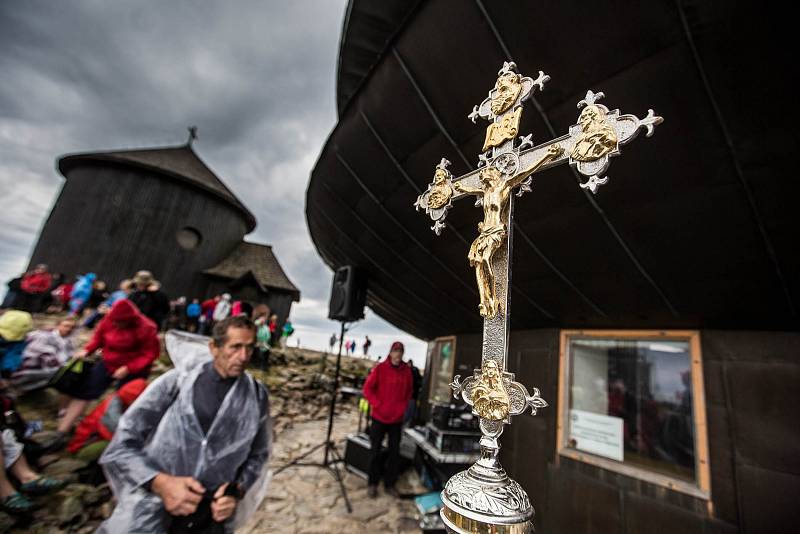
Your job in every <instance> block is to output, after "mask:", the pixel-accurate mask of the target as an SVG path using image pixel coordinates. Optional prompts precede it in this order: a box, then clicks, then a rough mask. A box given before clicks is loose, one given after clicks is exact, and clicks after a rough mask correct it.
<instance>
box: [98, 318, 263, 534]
mask: <svg viewBox="0 0 800 534" xmlns="http://www.w3.org/2000/svg"><path fill="white" fill-rule="evenodd" d="M255 342H256V328H255V325H254V324H253V322H252V321H251V320H250V319H249V318H247V317H245V316H237V317H230V318H228V319H225V320H223V321H221V322H220V323H218V324H217V325H216V326H215V327H214V331H213V337H212V340H211V341H210V342H209V349H210V350H211V353H212V355H213V361H211V362H207V363H205V364H203V365H198V366H195V367H194V368H193V369H192V370H190V371H188V372H186V371H181V370H179V369H172V370H170V371H168V372H167V373H165V374H164V375H162V376H161V377H159V378H158V379H156V380H155V381H153V383H152V384H151V385H150V386H149V387H148V388H147V389H146V390H145V392H144V393H143V394H142V396H141V397H139V398H138V399H137V400H136V402H134V403H133V405H132V406H131V407H130V408H129V409H128V411H126V412H125V414H124V415H123V416H122V418H121V420H120V422H119V425H118V427H117V431H116V433H115V434H114V438H113V439H112V441H111V444H110V445H109V446H108V448H107V449H106V451H105V453H104V454H103V456H102V457H101V458H100V464H101V465H102V466H103V468H104V470H105V473H106V477H107V479H108V480H109V483H110V484H111V486H112V489H113V490H114V494H115V496H116V498H117V506H116V508H115V509H114V513H113V514H112V515H111V517H110V518H109V519H108V520H107V521H106V522H105V523H103V525H101V526H100V529H99V530H98V532H100V533H117V532H131V533H134V532H141V533H144V532H147V533H166V532H168V531H170V529H173V528H175V526H176V523H182V524H184V526H186V522H187V518H189V519H188V521H189V522H194V521H195V518H197V521H196V522H195V523H194V524H193V525H192V526H191V527H190V528H191V531H192V532H208V531H209V530H207V529H208V528H209V525H203V524H202V523H203V521H204V519H201V517H202V518H205V520H208V521H212V522H213V523H214V525H215V526H216V527H218V528H223V529H224V530H225V531H226V532H231V531H232V530H233V529H234V527H235V526H238V524H240V523H241V522H242V521H244V520H245V518H246V516H247V515H248V514H249V513H251V512H252V511H253V510H254V508H255V506H257V504H258V502H260V500H261V499H262V498H263V496H264V491H265V490H266V481H267V479H268V477H267V471H266V462H267V459H268V457H269V453H270V446H271V435H272V430H271V421H270V417H269V401H268V392H267V389H266V387H265V386H264V385H263V384H261V383H260V382H257V381H256V380H255V379H254V378H253V377H252V376H250V374H248V373H246V372H245V371H244V368H245V366H246V365H247V363H248V361H249V359H250V356H251V354H252V352H253V348H254V347H255ZM209 518H211V519H209Z"/></svg>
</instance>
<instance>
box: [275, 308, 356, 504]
mask: <svg viewBox="0 0 800 534" xmlns="http://www.w3.org/2000/svg"><path fill="white" fill-rule="evenodd" d="M341 324H342V331H341V334H340V335H339V354H337V355H336V372H335V373H334V375H333V391H332V392H331V404H330V407H329V409H328V433H327V435H326V436H325V441H323V442H322V443H320V444H318V445H315V446H314V447H313V448H312V449H311V450H309V451H307V452H304V453H303V454H301V455H300V456H298V457H297V458H295V459H294V460H292V461H291V462H289V463H288V464H285V465H282V466H280V467H279V468H277V469H276V470H275V474H276V475H277V474H278V473H280V472H281V471H283V470H284V469H288V468H289V467H318V468H320V469H325V470H326V471H328V472H329V473H330V474H331V476H333V478H334V480H336V482H337V483H338V484H339V490H340V491H341V493H342V497H343V498H344V504H345V506H346V507H347V513H352V512H353V507H352V505H351V504H350V499H349V498H348V497H347V489H346V488H345V487H344V477H343V475H342V470H341V468H340V467H339V466H338V464H341V463H344V460H343V459H342V456H341V454H339V451H338V450H337V449H336V444H335V443H334V442H333V440H332V439H331V433H332V432H333V416H334V415H335V413H336V395H337V394H338V392H339V371H340V370H341V367H342V343H343V342H344V333H345V332H346V331H347V330H346V329H345V327H344V321H341ZM324 357H325V358H327V356H324ZM323 447H324V449H325V456H324V460H323V461H322V463H319V462H306V461H305V459H306V458H308V457H309V456H311V455H312V454H313V453H315V452H316V451H318V450H319V449H322V448H323Z"/></svg>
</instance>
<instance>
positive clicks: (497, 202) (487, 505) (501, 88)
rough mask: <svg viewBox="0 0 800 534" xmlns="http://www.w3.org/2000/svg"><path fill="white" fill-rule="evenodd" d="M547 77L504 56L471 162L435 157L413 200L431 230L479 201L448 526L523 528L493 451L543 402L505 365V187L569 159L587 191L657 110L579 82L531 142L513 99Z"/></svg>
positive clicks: (523, 515)
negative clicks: (474, 442) (564, 116)
mask: <svg viewBox="0 0 800 534" xmlns="http://www.w3.org/2000/svg"><path fill="white" fill-rule="evenodd" d="M549 79H550V77H549V76H547V75H546V74H544V73H543V72H542V71H539V76H538V77H537V78H536V79H535V80H534V79H532V78H528V77H525V76H522V75H520V74H518V73H517V72H516V65H515V64H514V63H512V62H506V63H504V64H503V68H502V69H501V70H500V71H499V72H498V78H497V82H496V83H495V86H494V88H493V89H492V90H491V91H489V96H488V97H487V98H486V99H484V101H483V102H481V104H480V105H478V106H475V107H474V108H473V110H472V113H470V114H469V118H470V119H471V120H472V122H476V121H477V119H478V117H480V118H483V119H486V120H488V121H490V123H489V127H488V128H487V129H486V140H485V141H484V144H483V153H482V154H480V155H479V157H478V158H479V162H478V169H477V170H475V171H472V172H470V173H467V174H465V175H463V176H461V177H458V178H454V177H453V175H452V174H451V173H450V171H449V170H448V169H447V167H448V166H449V165H450V162H449V161H447V160H446V159H444V158H443V159H442V161H441V162H440V163H439V164H438V165H437V166H436V170H435V172H434V176H433V182H431V184H430V185H429V186H428V189H427V190H426V191H425V193H423V194H422V195H420V196H419V198H417V201H416V203H415V204H414V206H415V207H416V208H417V210H420V209H424V210H425V212H426V213H427V214H428V215H430V217H431V219H432V220H433V221H434V225H433V226H432V227H431V229H432V230H433V231H434V232H436V235H440V234H441V231H442V229H443V228H444V227H445V223H444V219H445V217H447V211H448V210H449V209H450V208H451V207H452V205H453V201H455V200H458V199H460V198H463V197H465V196H474V197H476V202H475V205H476V206H481V207H482V208H483V220H482V221H481V222H479V223H478V232H479V233H478V237H476V238H475V241H473V243H472V246H471V247H470V250H469V254H468V256H467V258H468V260H469V264H470V266H471V267H473V268H474V269H475V278H476V281H477V283H478V293H479V296H480V303H479V305H478V311H479V313H480V314H481V316H482V317H483V318H484V322H483V346H482V355H481V368H480V369H476V370H475V371H474V373H473V376H471V377H468V378H466V379H465V380H464V381H463V382H461V380H460V379H461V377H460V376H456V377H455V378H454V380H453V383H452V384H451V387H452V388H453V392H454V396H455V397H456V398H457V397H459V396H461V397H462V398H463V399H464V401H465V402H466V403H467V404H469V405H470V406H472V408H473V413H474V414H475V415H477V416H479V418H480V428H481V433H482V434H483V436H482V438H481V442H480V446H481V458H480V460H478V461H477V462H476V463H475V464H474V465H473V466H472V467H470V468H469V469H468V470H467V471H462V472H461V473H458V474H456V475H455V476H453V477H452V478H451V479H450V480H449V481H448V482H447V485H446V486H445V489H444V491H443V492H442V500H443V501H444V504H445V506H444V508H443V509H442V518H443V520H444V522H445V525H446V526H447V527H448V530H449V531H451V532H484V531H486V532H489V531H492V532H498V533H499V532H507V533H526V532H529V530H530V529H531V523H530V520H531V518H532V517H533V513H534V511H533V507H532V506H531V503H530V501H529V499H528V496H527V494H526V493H525V491H524V490H523V489H522V487H520V485H519V484H517V483H516V482H515V481H513V480H511V479H510V478H509V477H508V476H507V475H506V473H505V470H503V468H502V466H501V465H500V462H499V459H498V455H499V452H500V444H499V441H498V438H499V437H500V435H501V434H502V433H503V428H504V426H505V425H506V424H509V423H511V416H512V415H519V414H522V413H523V412H525V411H526V410H528V409H530V410H531V413H532V414H533V415H536V410H537V409H538V408H544V407H546V406H547V403H546V402H545V401H544V400H543V399H542V398H541V396H540V395H539V390H538V389H536V388H533V395H531V394H529V393H528V391H527V389H526V388H525V386H523V385H522V384H520V383H519V382H515V381H514V375H513V374H512V373H509V372H507V371H506V361H507V355H508V330H509V320H510V315H509V308H508V288H509V285H510V282H511V268H510V261H509V260H510V258H511V249H512V241H513V240H512V228H513V226H512V223H513V214H514V198H513V195H512V193H514V192H515V191H516V196H518V197H520V196H522V195H523V194H525V193H527V192H529V191H530V190H531V181H532V178H533V174H534V173H536V172H539V171H541V170H544V169H547V168H549V167H552V166H554V165H558V164H560V163H564V162H568V163H569V164H570V165H571V166H573V167H574V168H575V169H576V170H577V172H578V173H580V174H581V175H583V176H586V177H588V179H587V180H586V181H585V182H582V183H581V184H580V187H581V188H584V189H588V190H590V191H591V192H592V194H594V193H596V192H597V189H598V187H600V186H602V185H603V184H605V183H606V182H608V177H606V176H602V177H601V175H602V174H603V173H604V172H605V170H606V169H607V168H608V165H609V158H610V157H612V156H616V155H619V153H620V146H622V145H624V144H626V143H628V142H630V141H631V140H633V138H634V137H636V135H637V133H638V132H639V129H640V128H644V129H646V130H647V136H648V137H650V136H651V135H652V134H653V130H654V127H655V126H656V125H657V124H659V123H661V122H662V120H663V119H662V118H661V117H657V116H655V114H654V113H653V110H652V109H651V110H648V113H647V115H646V116H645V118H644V119H639V118H637V117H636V116H634V115H621V114H620V112H619V110H616V109H615V110H613V111H609V109H608V108H607V107H605V106H604V105H602V104H598V103H597V101H598V100H600V99H601V98H603V97H604V96H605V95H604V94H603V93H600V92H598V93H593V92H592V91H588V92H587V93H586V97H585V98H584V99H583V100H581V101H580V102H578V109H580V110H581V112H580V115H579V116H578V122H577V124H575V125H573V126H571V127H570V128H569V133H568V134H566V135H563V136H561V137H558V138H556V139H553V140H552V141H548V142H546V143H543V144H541V145H538V146H536V147H534V146H533V143H532V141H531V135H530V134H528V135H526V136H518V134H519V124H520V119H521V117H522V103H523V102H524V101H525V100H526V99H527V98H528V97H530V95H531V93H532V92H533V91H534V89H536V88H538V89H539V90H540V91H542V90H543V89H544V84H545V83H546V82H547V81H548V80H549ZM489 527H491V528H489ZM487 529H488V530H487ZM492 529H494V530H492Z"/></svg>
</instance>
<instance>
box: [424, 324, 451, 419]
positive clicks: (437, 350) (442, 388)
mask: <svg viewBox="0 0 800 534" xmlns="http://www.w3.org/2000/svg"><path fill="white" fill-rule="evenodd" d="M428 358H429V360H430V362H431V387H430V392H429V394H428V402H429V403H430V404H450V403H451V402H453V390H452V389H450V382H452V381H453V365H454V363H455V360H456V338H455V337H440V338H437V339H435V340H434V341H433V343H432V344H431V352H430V354H428Z"/></svg>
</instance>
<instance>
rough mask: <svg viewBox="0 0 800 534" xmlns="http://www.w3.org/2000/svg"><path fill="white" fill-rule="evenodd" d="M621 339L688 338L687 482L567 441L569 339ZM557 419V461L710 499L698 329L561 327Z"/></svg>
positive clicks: (685, 339) (671, 339) (706, 432)
mask: <svg viewBox="0 0 800 534" xmlns="http://www.w3.org/2000/svg"><path fill="white" fill-rule="evenodd" d="M574 338H582V339H587V338H589V339H591V338H595V339H612V340H613V339H620V340H644V341H646V340H662V341H688V344H689V361H690V363H691V373H692V395H693V398H692V402H693V406H692V412H693V413H692V415H693V418H694V436H695V440H694V441H695V443H694V446H695V481H694V483H692V482H687V481H686V480H681V479H679V478H675V477H671V476H669V475H665V474H663V473H656V472H654V471H650V470H648V469H646V468H643V467H638V466H633V465H629V464H625V463H624V462H617V461H615V460H612V459H610V458H603V457H601V456H597V455H595V454H592V453H588V452H584V451H579V450H577V449H573V448H570V447H569V446H568V445H567V438H568V436H567V427H568V421H569V417H568V416H569V400H570V399H569V384H568V380H569V373H570V371H571V369H570V358H569V343H570V340H571V339H574ZM558 401H559V408H558V422H557V427H556V463H557V464H558V463H559V462H560V459H561V457H562V456H563V457H565V458H570V459H571V460H575V461H578V462H582V463H586V464H589V465H593V466H595V467H599V468H601V469H606V470H608V471H614V472H616V473H620V474H622V475H625V476H629V477H631V478H634V479H638V480H643V481H645V482H649V483H651V484H655V485H658V486H662V487H666V488H669V489H671V490H674V491H678V492H681V493H686V494H689V495H692V496H693V497H697V498H700V499H705V500H709V501H710V499H711V467H710V465H709V458H708V427H707V422H706V401H705V386H704V381H703V358H702V353H701V350H700V332H699V331H697V330H561V335H560V346H559V365H558Z"/></svg>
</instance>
